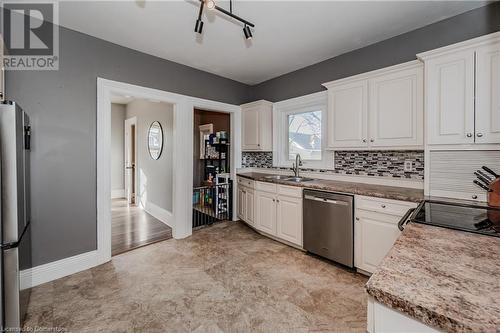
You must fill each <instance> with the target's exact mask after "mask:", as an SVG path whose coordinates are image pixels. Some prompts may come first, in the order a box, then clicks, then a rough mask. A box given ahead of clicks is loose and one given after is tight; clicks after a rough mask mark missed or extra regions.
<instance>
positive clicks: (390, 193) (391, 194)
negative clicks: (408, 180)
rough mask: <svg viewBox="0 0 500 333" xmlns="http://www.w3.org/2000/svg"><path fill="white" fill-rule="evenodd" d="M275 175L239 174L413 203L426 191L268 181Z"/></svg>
mask: <svg viewBox="0 0 500 333" xmlns="http://www.w3.org/2000/svg"><path fill="white" fill-rule="evenodd" d="M271 175H273V174H267V173H260V172H247V173H239V174H238V176H241V177H245V178H249V179H253V180H256V181H262V182H268V183H277V184H282V185H290V186H300V187H304V188H310V189H317V190H324V191H332V192H341V193H350V194H358V195H366V196H369V197H377V198H385V199H393V200H402V201H412V202H420V201H421V200H423V199H424V191H423V190H419V189H414V188H406V187H397V186H385V185H372V184H364V183H357V182H346V181H338V180H325V179H314V180H312V181H307V182H303V183H295V182H293V181H286V180H283V179H280V180H275V179H267V178H265V177H266V176H271Z"/></svg>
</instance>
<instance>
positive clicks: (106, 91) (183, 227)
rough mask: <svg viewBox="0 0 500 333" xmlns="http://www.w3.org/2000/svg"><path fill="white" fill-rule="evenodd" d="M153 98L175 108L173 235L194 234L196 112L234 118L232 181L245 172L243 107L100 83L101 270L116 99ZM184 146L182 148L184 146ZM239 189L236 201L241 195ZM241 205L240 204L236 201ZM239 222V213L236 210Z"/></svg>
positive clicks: (106, 247)
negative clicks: (241, 170)
mask: <svg viewBox="0 0 500 333" xmlns="http://www.w3.org/2000/svg"><path fill="white" fill-rule="evenodd" d="M112 93H114V94H120V95H130V96H134V97H137V98H145V99H153V100H158V101H162V102H166V103H170V104H173V106H174V124H173V147H174V151H173V161H174V165H173V179H174V184H173V189H172V191H173V193H175V195H174V196H173V210H172V212H171V213H172V233H173V236H174V238H177V239H179V238H184V237H187V236H189V235H191V233H192V192H193V168H192V166H193V151H192V148H189V149H185V147H186V146H187V147H193V138H194V133H193V121H194V117H193V115H194V109H195V108H199V109H203V110H207V111H216V112H227V113H230V115H231V134H230V136H231V137H230V140H231V143H232V144H231V155H230V156H231V166H232V168H231V177H232V178H233V179H236V169H237V168H240V167H241V148H240V147H241V108H240V106H238V105H231V104H227V103H221V102H215V101H210V100H206V99H201V98H196V97H190V96H185V95H180V94H175V93H170V92H166V91H161V90H158V89H153V88H146V87H141V86H137V85H133V84H128V83H123V82H117V81H112V80H107V79H103V78H97V145H96V146H97V199H96V202H97V251H96V252H97V254H96V256H97V258H96V261H95V262H96V265H98V264H102V263H105V262H107V261H109V260H110V259H111V161H110V158H109V156H110V154H111V100H110V96H111V94H112ZM181 143H182V144H181ZM237 188H238V187H237V186H234V187H233V197H236V195H237V192H236V191H237ZM235 202H236V200H235ZM233 212H234V215H233V219H236V214H237V212H236V210H233Z"/></svg>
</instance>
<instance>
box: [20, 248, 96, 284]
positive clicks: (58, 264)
mask: <svg viewBox="0 0 500 333" xmlns="http://www.w3.org/2000/svg"><path fill="white" fill-rule="evenodd" d="M98 265H99V260H98V255H97V251H90V252H85V253H82V254H78V255H76V256H73V257H69V258H64V259H61V260H57V261H53V262H49V263H48V264H43V265H40V266H36V267H33V268H29V269H25V270H23V271H21V289H26V288H30V287H34V286H38V285H40V284H42V283H46V282H50V281H53V280H57V279H60V278H62V277H65V276H68V275H71V274H75V273H78V272H81V271H84V270H86V269H89V268H92V267H95V266H98Z"/></svg>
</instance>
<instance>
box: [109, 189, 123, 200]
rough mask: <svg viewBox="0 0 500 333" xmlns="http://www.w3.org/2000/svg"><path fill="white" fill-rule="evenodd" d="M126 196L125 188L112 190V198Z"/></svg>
mask: <svg viewBox="0 0 500 333" xmlns="http://www.w3.org/2000/svg"><path fill="white" fill-rule="evenodd" d="M118 198H125V189H124V188H120V189H117V190H111V199H118Z"/></svg>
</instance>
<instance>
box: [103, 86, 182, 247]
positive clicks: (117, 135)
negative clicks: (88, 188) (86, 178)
mask: <svg viewBox="0 0 500 333" xmlns="http://www.w3.org/2000/svg"><path fill="white" fill-rule="evenodd" d="M152 124H157V126H156V125H155V127H154V128H153V129H152V126H153V125H152ZM159 131H161V135H162V136H161V139H160V140H156V141H155V144H157V145H160V144H161V149H160V150H161V153H160V154H157V155H154V154H151V143H150V142H151V135H152V133H153V134H155V135H159ZM172 136H173V105H172V104H169V103H163V102H159V101H151V100H148V99H144V98H136V97H134V96H131V95H127V96H123V95H119V94H114V95H112V96H111V139H112V145H111V176H112V177H111V178H112V179H111V180H112V182H111V190H112V191H111V193H112V197H111V199H112V202H111V254H112V255H113V256H114V255H118V254H121V253H123V252H127V251H130V250H133V249H136V248H138V247H142V246H145V245H149V244H152V243H156V242H159V241H163V240H167V239H170V238H172V228H171V227H170V226H169V225H168V223H169V220H168V217H169V215H171V214H170V213H169V212H170V211H171V210H172V201H173V199H172V196H173V194H172V193H173V183H172V178H173V177H172V172H173V170H172V169H173V168H172V155H173V143H172ZM120 187H121V188H123V190H119V188H120ZM113 193H114V195H113ZM120 194H121V195H120Z"/></svg>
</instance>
